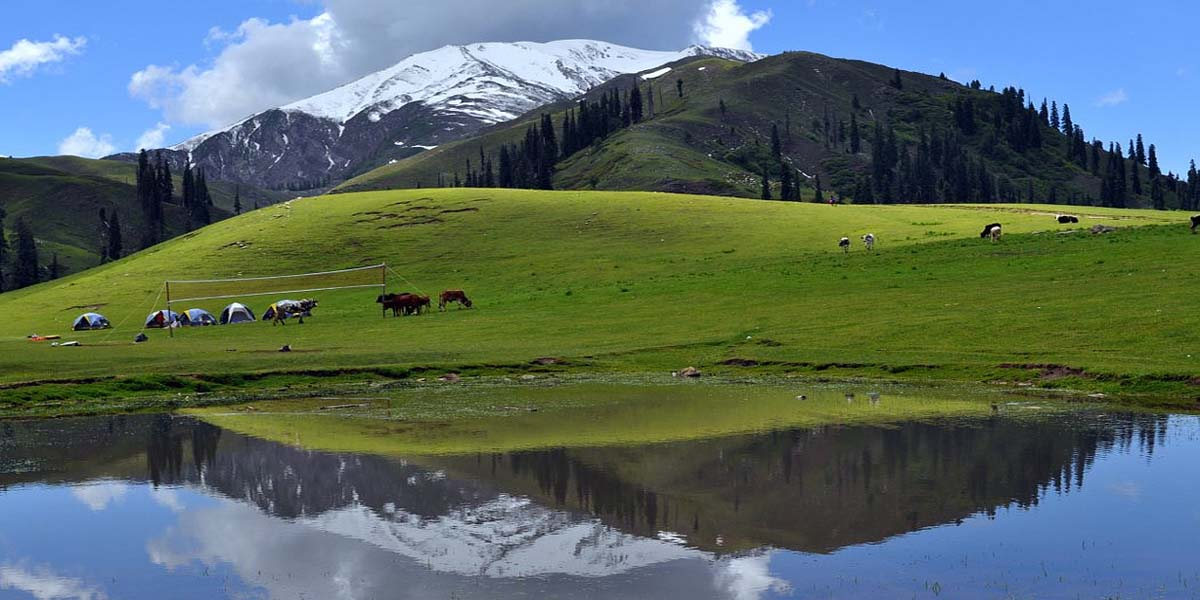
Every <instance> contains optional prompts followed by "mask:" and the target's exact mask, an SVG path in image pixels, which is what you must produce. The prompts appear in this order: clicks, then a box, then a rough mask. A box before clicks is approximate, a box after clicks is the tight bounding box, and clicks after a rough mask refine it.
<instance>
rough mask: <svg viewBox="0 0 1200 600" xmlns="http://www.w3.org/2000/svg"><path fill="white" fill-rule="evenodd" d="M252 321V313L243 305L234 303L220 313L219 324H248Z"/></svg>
mask: <svg viewBox="0 0 1200 600" xmlns="http://www.w3.org/2000/svg"><path fill="white" fill-rule="evenodd" d="M253 321H254V311H252V310H250V308H249V307H248V306H246V305H245V304H240V303H237V302H234V303H233V304H230V305H229V306H226V307H225V310H222V311H221V324H222V325H231V324H233V323H250V322H253Z"/></svg>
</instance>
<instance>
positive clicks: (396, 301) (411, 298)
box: [375, 290, 472, 317]
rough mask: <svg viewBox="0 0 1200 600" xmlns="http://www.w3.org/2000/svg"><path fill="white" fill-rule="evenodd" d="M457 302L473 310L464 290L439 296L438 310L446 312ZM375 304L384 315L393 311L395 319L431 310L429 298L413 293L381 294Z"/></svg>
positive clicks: (446, 291)
mask: <svg viewBox="0 0 1200 600" xmlns="http://www.w3.org/2000/svg"><path fill="white" fill-rule="evenodd" d="M456 302H457V303H458V304H459V305H460V307H464V308H471V306H472V304H471V299H470V298H468V297H467V294H466V293H464V292H463V291H462V290H445V291H443V292H442V293H441V294H439V295H438V310H439V311H443V310H446V306H447V305H449V304H454V303H456ZM375 303H376V304H379V305H380V306H381V307H382V309H383V314H384V315H386V314H387V311H388V310H391V311H392V316H393V317H399V316H405V317H407V316H409V315H419V314H421V312H422V311H425V310H429V306H430V301H429V296H425V295H422V294H414V293H411V292H400V293H399V294H381V295H380V296H379V297H378V298H376V299H375Z"/></svg>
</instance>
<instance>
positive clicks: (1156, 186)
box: [1134, 165, 1167, 210]
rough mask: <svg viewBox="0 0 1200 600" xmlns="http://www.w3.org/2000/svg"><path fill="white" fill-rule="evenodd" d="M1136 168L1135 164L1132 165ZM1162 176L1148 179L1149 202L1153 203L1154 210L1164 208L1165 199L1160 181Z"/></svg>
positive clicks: (1165, 205)
mask: <svg viewBox="0 0 1200 600" xmlns="http://www.w3.org/2000/svg"><path fill="white" fill-rule="evenodd" d="M1134 168H1135V169H1136V168H1137V165H1134ZM1161 179H1162V178H1160V177H1154V178H1152V179H1151V180H1150V202H1151V203H1152V204H1153V205H1154V209H1155V210H1166V209H1167V199H1166V195H1165V194H1164V193H1163V186H1162V184H1161V183H1159V182H1160V180H1161Z"/></svg>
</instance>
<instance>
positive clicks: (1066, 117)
mask: <svg viewBox="0 0 1200 600" xmlns="http://www.w3.org/2000/svg"><path fill="white" fill-rule="evenodd" d="M1062 131H1063V134H1064V135H1071V134H1073V133H1074V132H1075V124H1074V123H1072V122H1071V107H1070V106H1068V105H1067V103H1066V102H1064V103H1063V111H1062Z"/></svg>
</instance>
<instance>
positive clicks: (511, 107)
mask: <svg viewBox="0 0 1200 600" xmlns="http://www.w3.org/2000/svg"><path fill="white" fill-rule="evenodd" d="M694 56H718V57H722V58H728V59H732V60H740V61H753V60H757V59H758V58H760V57H759V55H756V54H754V53H751V52H744V51H739V50H729V49H722V48H707V47H701V46H692V47H690V48H687V49H684V50H682V51H678V52H664V51H652V50H639V49H635V48H627V47H623V46H618V45H615V44H609V43H606V42H598V41H591V40H563V41H555V42H547V43H532V42H517V43H482V44H471V45H466V46H445V47H443V48H439V49H437V50H432V51H429V52H423V53H420V54H415V55H413V56H410V57H408V58H406V59H404V60H402V61H400V62H399V63H397V64H395V65H393V66H391V67H388V68H386V69H383V70H381V71H378V72H375V73H372V74H370V75H367V76H366V77H363V78H361V79H359V80H357V81H354V82H351V83H348V84H346V85H343V86H341V87H338V88H336V89H333V90H330V91H328V92H325V93H322V94H318V95H316V96H312V97H310V98H305V99H303V100H299V101H297V102H293V103H291V104H288V105H286V106H282V107H279V108H274V109H270V110H267V111H264V112H262V113H259V114H256V115H254V116H251V117H249V118H247V119H245V120H244V121H241V122H239V123H237V124H234V125H232V126H230V127H228V128H225V129H221V130H217V131H212V132H208V133H205V134H202V135H199V136H196V137H194V138H192V139H190V140H187V141H185V142H183V143H182V144H179V145H177V146H174V147H173V148H170V149H169V150H166V151H165V152H167V154H168V155H169V156H170V158H171V159H172V161H174V162H177V163H180V164H182V163H183V162H184V161H187V160H190V161H192V162H193V163H195V164H198V165H201V166H203V167H204V168H205V169H206V171H207V172H208V175H209V177H210V178H213V179H223V180H230V181H242V182H246V183H251V184H256V185H261V186H265V187H283V186H294V187H308V186H315V185H318V184H320V183H324V182H330V181H337V180H340V179H344V178H346V177H347V176H349V175H351V174H353V173H357V172H360V171H362V170H366V169H370V168H373V167H375V166H378V165H380V164H384V163H386V162H387V161H389V160H391V159H396V158H403V157H405V156H410V155H412V154H415V153H417V152H420V151H421V150H423V149H428V148H432V147H434V146H437V145H439V144H443V143H446V142H450V141H453V140H456V139H460V138H462V137H466V136H468V135H471V134H472V133H474V132H476V131H478V130H479V129H481V128H483V127H486V126H489V125H493V124H496V123H501V122H504V121H508V120H511V119H514V118H516V117H518V116H520V115H522V114H524V113H526V112H528V111H530V110H533V109H535V108H537V107H539V106H542V105H545V104H548V103H551V102H556V101H560V100H565V99H569V98H573V97H575V96H578V95H580V94H582V93H584V92H586V91H587V90H589V89H591V88H592V87H595V86H597V85H599V84H602V83H604V82H606V81H609V80H610V79H612V78H614V77H616V76H618V75H623V74H628V73H641V72H644V71H648V70H651V69H655V68H657V67H661V66H662V65H666V64H668V63H672V62H675V61H678V60H682V59H685V58H689V57H694Z"/></svg>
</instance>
